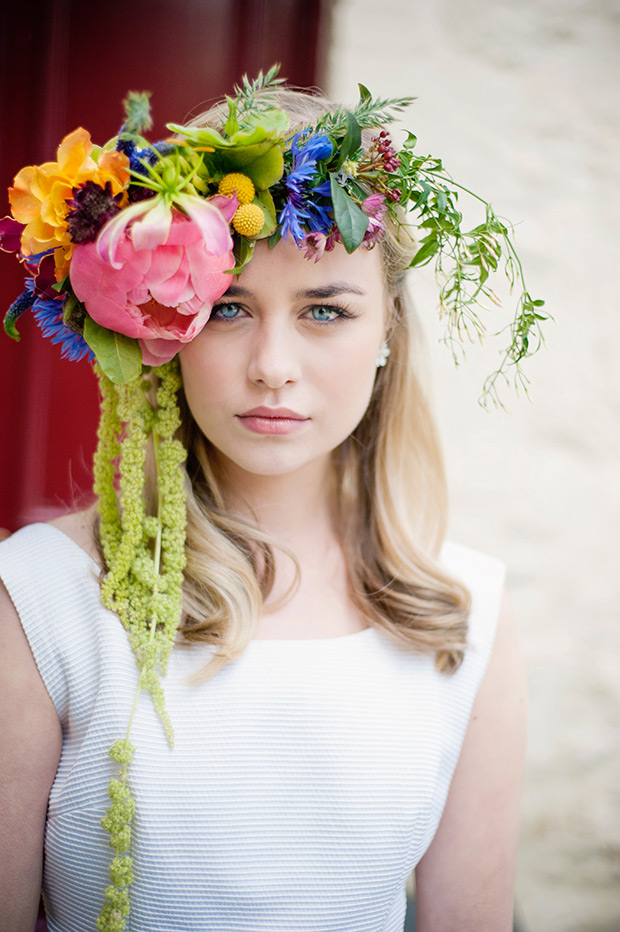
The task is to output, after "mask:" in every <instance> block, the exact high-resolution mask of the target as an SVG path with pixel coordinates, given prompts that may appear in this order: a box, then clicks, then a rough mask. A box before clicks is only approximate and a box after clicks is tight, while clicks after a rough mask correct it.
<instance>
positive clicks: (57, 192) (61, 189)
mask: <svg viewBox="0 0 620 932" xmlns="http://www.w3.org/2000/svg"><path fill="white" fill-rule="evenodd" d="M92 151H93V144H92V142H91V139H90V133H88V132H87V131H86V130H85V129H82V127H78V129H76V130H74V131H73V132H72V133H69V135H68V136H65V138H64V139H63V141H62V142H61V144H60V145H59V146H58V152H57V159H58V161H56V162H44V163H43V165H29V166H27V167H26V168H22V170H21V171H20V172H18V174H17V175H16V176H15V179H14V181H13V187H12V188H9V202H10V204H11V210H12V213H13V216H14V217H15V219H16V220H18V221H19V222H20V223H25V224H26V228H25V230H24V231H23V233H22V240H21V251H22V253H23V254H24V255H25V256H30V255H33V254H34V255H36V254H37V253H40V252H44V251H45V250H48V249H54V250H56V252H55V260H56V267H57V269H58V274H59V275H60V274H61V273H62V272H63V271H65V270H66V267H67V263H68V260H69V258H70V256H71V252H72V251H73V243H72V242H71V239H70V237H69V234H68V232H67V214H68V212H69V205H68V203H67V201H68V200H71V198H72V197H73V189H74V188H76V187H77V186H78V185H80V184H84V182H85V181H94V182H95V183H96V184H100V185H101V186H102V187H104V186H105V184H106V182H107V181H109V182H110V183H111V185H112V193H113V194H119V193H120V192H121V191H122V190H123V188H124V187H125V186H126V185H127V182H128V181H129V159H128V158H127V156H126V155H125V154H124V153H122V152H116V151H111V152H102V153H101V154H100V155H99V158H98V161H95V160H94V159H93V158H92V157H91V153H92ZM59 247H60V248H59Z"/></svg>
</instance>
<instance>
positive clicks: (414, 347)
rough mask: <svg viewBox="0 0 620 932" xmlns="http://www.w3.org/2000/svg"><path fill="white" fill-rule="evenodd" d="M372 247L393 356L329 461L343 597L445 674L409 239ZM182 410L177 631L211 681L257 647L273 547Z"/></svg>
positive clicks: (287, 95) (460, 636) (441, 591)
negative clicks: (183, 541)
mask: <svg viewBox="0 0 620 932" xmlns="http://www.w3.org/2000/svg"><path fill="white" fill-rule="evenodd" d="M272 93H273V92H272ZM274 97H275V102H276V103H277V105H278V106H279V107H281V108H282V109H284V110H286V111H287V112H288V114H289V116H290V118H291V125H292V126H295V127H302V126H304V125H310V124H312V123H314V122H315V121H316V119H317V118H318V117H319V116H320V115H321V114H322V113H324V112H326V111H327V110H330V109H333V107H334V105H333V104H331V103H330V102H329V101H327V100H325V99H324V98H322V97H320V96H318V95H314V96H310V95H309V94H308V93H306V92H301V91H297V90H293V89H291V88H282V89H279V90H278V91H277V92H275V94H274ZM223 106H224V105H223V103H219V104H216V105H215V106H214V107H212V108H211V109H210V110H208V111H207V112H206V113H204V114H201V115H200V116H198V117H196V118H195V119H194V120H193V121H192V122H193V125H195V126H207V125H213V126H216V127H217V126H219V125H221V117H222V112H223ZM378 248H380V249H381V251H382V259H383V267H384V275H385V286H386V291H387V295H388V298H389V302H390V308H391V319H390V325H389V334H388V341H389V345H390V349H391V355H390V358H389V362H388V365H387V366H386V367H385V368H382V369H379V370H378V373H377V377H376V381H375V386H374V390H373V393H372V396H371V399H370V403H369V406H368V409H367V410H366V413H365V414H364V417H363V418H362V420H361V422H360V423H359V425H358V426H357V427H356V429H355V430H354V431H353V433H352V434H351V436H350V437H348V438H347V440H345V442H344V443H342V444H341V445H340V447H339V448H338V449H337V450H335V451H334V453H333V465H334V472H335V477H336V501H337V517H338V522H339V528H340V532H341V540H342V547H343V551H344V556H345V561H346V565H347V567H348V571H349V577H350V596H351V598H352V600H353V602H354V604H355V606H356V608H357V609H358V611H359V612H360V613H361V614H362V615H363V617H364V618H365V619H366V620H367V621H368V623H369V624H371V625H374V626H375V627H377V628H380V629H382V630H383V631H384V632H385V633H386V634H387V635H388V636H389V637H391V638H392V639H394V640H396V641H397V642H398V643H400V644H401V645H405V646H408V647H409V648H411V649H412V650H416V651H422V652H433V653H435V655H436V666H437V668H438V669H439V670H440V671H442V672H451V671H453V670H455V669H456V668H457V667H458V666H459V665H460V663H461V661H462V659H463V654H464V650H465V646H466V636H467V617H468V612H469V604H470V600H469V594H468V592H467V590H466V589H465V588H464V586H462V585H461V584H460V583H459V582H457V581H456V580H454V579H453V578H451V577H450V575H449V574H448V573H446V571H445V570H444V569H443V568H442V567H441V565H440V564H439V560H438V558H439V550H440V547H441V544H442V542H443V539H444V533H445V525H446V518H447V495H446V485H445V473H444V467H443V459H442V454H441V449H440V444H439V440H438V436H437V430H436V426H435V423H434V420H433V416H432V413H431V410H430V407H429V403H428V400H427V398H426V396H425V394H424V391H423V390H422V386H421V384H420V381H419V379H418V378H417V374H416V373H417V370H418V368H419V365H420V352H419V339H417V337H418V330H417V328H416V327H415V326H412V323H413V313H412V308H411V306H410V302H409V300H408V297H407V294H406V290H405V281H404V274H403V270H404V269H405V268H406V266H407V264H408V260H409V258H410V254H411V253H410V251H411V240H410V238H409V237H408V236H403V235H402V230H401V228H400V227H398V226H397V225H396V224H394V223H390V224H389V226H388V229H387V232H386V235H385V237H384V238H383V240H382V242H381V244H380V246H379V247H378ZM180 405H181V414H182V423H183V425H184V428H183V432H184V436H183V440H184V442H185V445H186V447H187V450H188V460H187V464H186V469H187V480H186V490H187V509H188V524H187V548H186V550H187V565H186V569H185V585H184V622H183V625H182V627H181V633H182V636H183V637H184V638H185V639H187V640H188V641H192V642H196V641H198V642H206V643H209V644H211V645H213V646H214V648H215V650H214V652H213V655H212V657H211V660H210V662H209V663H208V664H207V666H206V667H205V669H204V671H203V673H202V678H203V679H206V678H208V677H210V676H212V675H213V674H214V673H216V672H217V671H218V670H219V669H221V667H223V666H224V665H225V664H226V663H228V662H230V661H231V660H233V659H235V658H236V657H238V656H239V655H240V654H242V653H243V651H244V650H245V648H246V647H247V646H248V644H249V642H250V641H251V639H252V638H253V636H254V634H255V631H256V626H257V623H258V620H259V616H260V613H261V611H262V608H263V605H264V602H265V600H266V598H267V596H268V595H269V593H270V591H271V589H272V586H273V582H274V573H275V569H274V567H275V562H274V548H275V547H279V546H280V545H279V544H278V542H277V541H275V540H272V539H271V538H270V537H269V536H268V535H267V534H265V533H264V532H263V531H262V530H261V529H260V527H258V526H257V525H256V524H253V523H252V522H251V521H250V520H249V519H247V518H246V517H244V516H241V515H237V514H234V513H231V512H230V511H229V510H228V509H227V507H226V503H225V499H224V493H223V487H224V482H223V480H224V477H223V476H222V475H221V474H220V472H219V467H218V461H217V458H216V457H215V456H213V454H212V450H211V448H210V444H209V441H208V440H207V439H206V438H205V437H204V436H203V434H202V433H201V431H200V429H199V428H198V426H197V425H196V423H195V422H194V420H193V418H192V416H191V413H190V411H189V408H188V406H187V403H186V402H185V399H184V397H181V399H180ZM282 549H284V548H282Z"/></svg>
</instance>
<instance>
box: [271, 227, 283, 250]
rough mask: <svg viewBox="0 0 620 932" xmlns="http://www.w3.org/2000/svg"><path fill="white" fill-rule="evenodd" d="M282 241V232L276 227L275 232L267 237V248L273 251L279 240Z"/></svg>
mask: <svg viewBox="0 0 620 932" xmlns="http://www.w3.org/2000/svg"><path fill="white" fill-rule="evenodd" d="M281 239H282V231H281V230H280V227H276V229H275V231H274V232H273V233H272V234H271V236H270V237H269V248H270V249H273V247H274V246H277V245H278V243H279V242H280V240H281Z"/></svg>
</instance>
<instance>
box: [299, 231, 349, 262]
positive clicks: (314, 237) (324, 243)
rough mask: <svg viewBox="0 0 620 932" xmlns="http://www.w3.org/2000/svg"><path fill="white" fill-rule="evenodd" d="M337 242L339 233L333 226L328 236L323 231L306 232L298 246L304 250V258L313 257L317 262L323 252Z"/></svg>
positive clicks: (330, 249) (329, 249)
mask: <svg viewBox="0 0 620 932" xmlns="http://www.w3.org/2000/svg"><path fill="white" fill-rule="evenodd" d="M338 242H340V234H339V233H338V230H337V229H336V228H334V229H333V230H332V232H331V233H330V234H329V236H325V234H324V233H306V235H305V236H304V238H303V239H302V241H301V243H300V244H299V248H300V249H304V250H305V252H304V259H314V261H315V262H318V261H319V259H320V258H321V256H322V255H323V253H325V252H331V251H332V249H333V248H334V246H335V245H336V243H338Z"/></svg>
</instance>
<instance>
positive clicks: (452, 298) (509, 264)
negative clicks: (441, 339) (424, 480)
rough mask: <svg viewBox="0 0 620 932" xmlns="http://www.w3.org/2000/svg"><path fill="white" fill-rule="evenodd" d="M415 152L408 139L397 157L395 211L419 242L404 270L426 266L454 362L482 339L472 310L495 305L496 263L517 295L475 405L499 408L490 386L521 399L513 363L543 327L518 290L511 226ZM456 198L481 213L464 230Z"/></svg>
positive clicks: (536, 344) (520, 276) (535, 305)
mask: <svg viewBox="0 0 620 932" xmlns="http://www.w3.org/2000/svg"><path fill="white" fill-rule="evenodd" d="M415 144H416V138H415V136H413V134H412V133H408V134H407V140H406V141H405V143H404V146H403V148H402V149H401V151H400V152H399V159H400V166H399V169H398V172H397V176H398V185H399V189H400V195H401V196H400V198H399V203H400V204H401V205H404V206H405V207H407V208H408V209H409V210H412V211H413V212H414V213H416V214H417V220H416V226H417V229H418V230H419V231H420V232H421V234H422V235H421V237H420V241H419V249H418V250H417V252H416V254H415V257H414V259H413V261H412V262H411V267H416V266H422V265H427V264H428V263H431V262H434V265H435V273H436V276H437V278H438V280H439V282H440V292H439V302H440V310H441V313H442V315H443V316H444V317H445V318H446V321H447V333H446V342H448V343H450V344H451V346H452V351H453V356H454V359H455V362H457V363H458V362H459V358H460V354H461V353H462V342H463V340H464V339H467V340H469V341H473V340H481V339H482V337H483V336H484V335H485V333H486V327H485V325H484V323H483V321H482V320H481V318H480V316H479V312H478V309H480V308H481V307H482V308H484V307H485V302H490V304H492V305H495V306H498V305H500V304H501V302H500V301H499V299H498V297H497V295H496V294H495V293H494V291H493V290H492V288H491V286H490V283H489V278H490V276H491V275H492V274H493V273H494V272H496V271H498V269H499V268H500V266H501V264H502V263H503V267H504V271H505V274H506V277H507V279H508V283H509V286H510V290H511V292H512V291H513V289H515V288H516V289H518V292H519V295H518V298H517V302H516V308H515V311H514V315H513V319H512V322H511V323H510V324H509V325H508V328H509V332H510V342H509V345H508V347H507V349H506V350H505V351H504V354H503V356H502V360H501V363H500V365H499V367H498V368H497V369H496V371H495V372H493V373H492V374H491V375H490V376H489V377H488V378H487V379H486V381H485V383H484V386H483V391H482V397H481V402H482V403H483V404H487V402H488V401H489V400H492V401H493V402H495V403H496V404H501V401H500V398H499V393H498V383H500V382H506V383H509V382H510V381H511V379H510V375H512V382H513V383H514V385H515V388H517V389H518V388H519V387H521V388H523V389H524V390H525V391H526V392H527V384H528V380H527V377H526V376H525V374H524V373H523V370H522V368H521V362H522V361H523V360H524V359H526V358H527V357H528V356H531V355H533V354H534V353H535V352H536V351H537V350H538V349H539V348H540V346H541V344H542V342H543V335H542V331H541V323H542V322H543V321H545V320H548V319H549V317H548V315H547V314H545V313H544V312H543V311H542V310H541V309H542V307H543V306H544V303H545V302H544V301H542V300H540V299H534V298H532V297H531V295H530V293H529V291H528V289H527V287H526V283H525V278H524V273H523V267H522V265H521V261H520V259H519V256H518V253H517V250H516V247H515V243H514V238H513V228H512V226H511V225H510V224H509V223H508V222H506V221H504V220H502V219H501V218H499V217H498V216H497V215H496V213H495V212H494V210H493V208H492V206H491V204H490V203H489V202H488V201H485V200H484V198H482V197H480V196H479V195H477V194H475V193H474V192H473V191H470V190H469V189H468V188H466V187H464V186H463V185H460V184H458V183H457V182H455V181H454V180H453V179H452V177H451V176H450V175H449V174H448V172H447V171H446V170H445V169H444V167H443V164H442V162H441V160H439V159H435V158H432V157H430V156H419V155H416V154H415V153H414V151H413V150H414V147H415ZM461 192H462V193H464V194H466V195H468V196H469V197H471V198H473V199H474V200H476V201H478V202H479V203H481V204H482V205H483V206H484V209H485V220H484V222H482V223H480V224H478V225H477V226H475V227H473V228H472V229H470V230H463V229H462V221H463V216H462V214H461V212H460V210H459V209H458V206H457V204H458V198H459V193H461ZM396 220H397V222H399V221H398V218H397V217H396ZM401 229H402V226H401ZM455 338H456V339H455ZM457 340H458V343H457Z"/></svg>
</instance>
